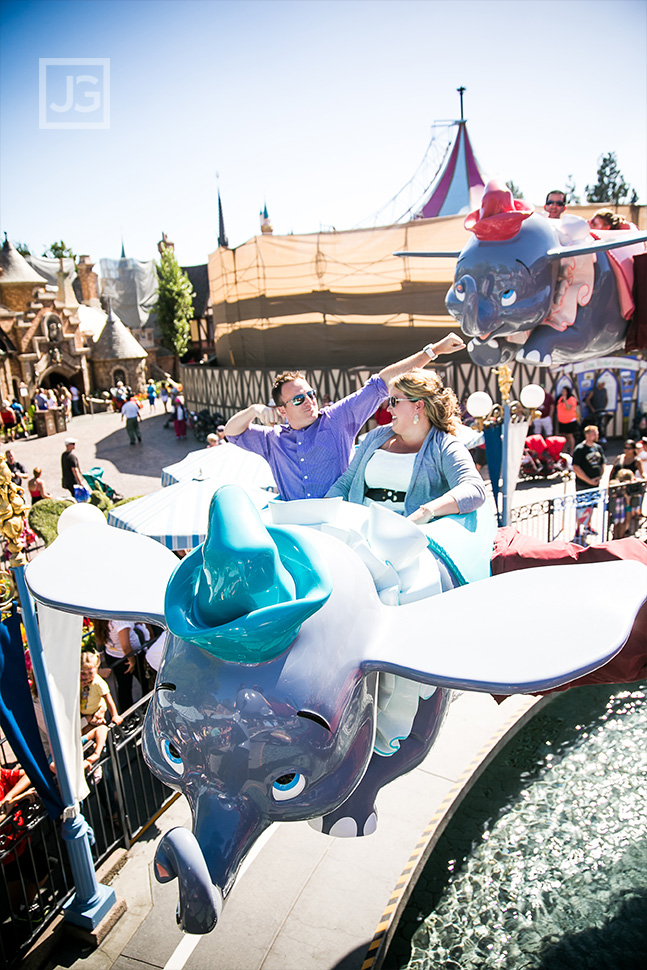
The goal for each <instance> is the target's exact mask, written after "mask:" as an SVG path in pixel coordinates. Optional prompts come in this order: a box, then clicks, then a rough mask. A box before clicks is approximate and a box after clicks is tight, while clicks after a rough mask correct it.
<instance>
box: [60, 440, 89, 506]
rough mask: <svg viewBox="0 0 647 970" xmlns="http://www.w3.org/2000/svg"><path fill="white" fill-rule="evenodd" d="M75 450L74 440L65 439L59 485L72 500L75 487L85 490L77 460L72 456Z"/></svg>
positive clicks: (85, 486)
mask: <svg viewBox="0 0 647 970" xmlns="http://www.w3.org/2000/svg"><path fill="white" fill-rule="evenodd" d="M75 448H76V438H66V439H65V451H64V452H63V454H62V455H61V485H62V486H63V488H66V489H67V491H68V492H69V493H70V495H71V496H72V498H74V487H75V485H79V486H80V487H81V488H87V485H86V482H85V479H84V478H83V475H82V474H81V468H80V467H79V459H78V458H77V457H76V455H75V454H74V449H75Z"/></svg>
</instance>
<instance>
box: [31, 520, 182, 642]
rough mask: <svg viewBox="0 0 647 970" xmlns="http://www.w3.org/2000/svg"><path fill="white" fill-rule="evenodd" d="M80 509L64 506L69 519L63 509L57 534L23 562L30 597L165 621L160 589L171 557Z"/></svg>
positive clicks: (86, 611) (72, 609)
mask: <svg viewBox="0 0 647 970" xmlns="http://www.w3.org/2000/svg"><path fill="white" fill-rule="evenodd" d="M80 509H81V506H70V510H69V511H71V512H72V513H74V516H70V517H69V518H72V517H75V519H78V521H76V520H75V521H74V522H70V521H69V518H68V519H67V520H64V519H63V516H64V515H65V514H66V513H63V516H61V519H60V520H59V536H58V538H57V539H56V540H55V541H54V542H53V543H52V545H51V546H49V548H47V549H45V550H44V551H43V552H42V553H41V554H40V555H39V556H38V557H37V558H36V559H34V560H33V561H32V562H31V563H30V564H29V565H28V566H27V569H26V571H25V579H26V581H27V585H28V587H29V589H30V590H31V592H32V594H33V596H34V598H35V599H36V600H37V601H38V602H40V603H45V604H46V605H47V606H53V607H55V608H56V609H59V610H64V611H65V612H68V613H80V614H82V615H83V616H94V617H104V618H106V619H124V620H149V621H150V622H152V623H157V624H158V625H160V626H165V621H164V594H165V592H166V587H167V585H168V581H169V579H170V577H171V574H172V573H173V570H174V569H175V567H176V566H177V565H178V560H177V558H176V557H175V556H174V555H173V553H172V552H171V551H170V550H169V549H166V548H165V547H164V546H162V545H160V544H159V542H155V541H154V540H153V539H149V538H148V537H147V536H140V535H137V534H136V533H134V532H122V531H121V530H119V529H113V528H111V527H110V526H108V525H107V524H106V523H105V520H104V522H103V523H102V522H101V521H100V520H98V519H96V517H95V518H94V519H93V520H91V519H90V517H89V516H87V515H83V513H80ZM85 512H86V513H87V512H90V509H86V510H85ZM79 514H80V517H79ZM102 518H103V516H102Z"/></svg>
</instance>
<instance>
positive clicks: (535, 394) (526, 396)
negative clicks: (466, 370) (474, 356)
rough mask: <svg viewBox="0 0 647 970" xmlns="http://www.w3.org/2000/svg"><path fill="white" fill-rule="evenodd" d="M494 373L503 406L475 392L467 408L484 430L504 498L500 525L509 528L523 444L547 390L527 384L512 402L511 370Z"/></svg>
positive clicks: (497, 490)
mask: <svg viewBox="0 0 647 970" xmlns="http://www.w3.org/2000/svg"><path fill="white" fill-rule="evenodd" d="M495 373H496V374H497V377H498V383H499V390H500V392H501V401H502V403H501V404H496V405H495V404H494V402H493V401H492V398H491V397H490V395H489V394H488V393H487V391H474V393H473V394H470V396H469V397H468V399H467V401H466V407H467V410H468V412H469V413H470V414H471V415H472V417H474V418H476V419H477V421H478V423H479V428H480V429H481V430H483V431H484V435H485V450H486V454H487V459H488V468H489V469H490V480H491V482H492V489H493V491H494V495H495V501H496V500H497V496H498V495H500V497H501V501H500V502H497V515H498V519H499V525H501V526H507V525H510V519H511V510H512V496H513V495H514V490H515V484H516V477H517V473H518V471H519V465H520V462H521V454H522V447H523V441H524V440H525V436H526V433H527V431H528V424H529V423H530V421H531V420H532V418H533V415H534V413H535V409H536V408H538V407H540V406H541V405H542V404H543V401H544V397H545V391H544V389H543V387H540V386H539V384H526V385H525V387H522V388H521V392H520V394H519V401H511V400H510V389H511V387H512V370H511V368H510V367H509V366H508V365H507V364H503V365H502V366H501V367H499V368H498V370H497V371H496V372H495ZM495 445H496V450H495ZM520 445H521V449H520V447H519V446H520ZM517 459H518V461H517Z"/></svg>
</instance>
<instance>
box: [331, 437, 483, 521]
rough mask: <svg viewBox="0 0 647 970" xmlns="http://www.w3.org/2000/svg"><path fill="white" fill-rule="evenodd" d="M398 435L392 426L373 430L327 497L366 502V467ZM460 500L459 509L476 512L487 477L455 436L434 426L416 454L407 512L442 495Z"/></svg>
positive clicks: (356, 502) (481, 502)
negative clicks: (379, 449)
mask: <svg viewBox="0 0 647 970" xmlns="http://www.w3.org/2000/svg"><path fill="white" fill-rule="evenodd" d="M393 434H394V432H393V428H392V427H391V426H390V425H385V426H384V427H380V428H375V429H374V430H373V431H369V433H368V434H367V435H366V437H365V438H364V440H363V441H362V443H361V444H360V446H359V448H358V449H357V451H356V452H355V456H354V458H353V460H352V461H351V463H350V465H349V466H348V468H347V470H346V471H345V472H344V474H343V475H342V476H341V478H338V479H337V481H336V482H335V484H334V485H333V486H332V487H331V488H329V489H328V491H327V492H326V498H332V497H333V496H336V495H341V497H342V498H344V499H346V501H347V502H355V504H357V505H362V504H363V503H364V470H365V468H366V465H367V463H368V460H369V458H370V457H371V455H372V454H373V452H375V451H377V449H378V448H380V447H381V446H382V445H383V444H384V442H385V441H387V440H388V439H389V438H390V437H392V435H393ZM445 494H449V495H451V496H452V498H454V499H456V502H457V503H458V510H459V512H461V513H462V512H473V511H474V509H478V508H479V507H480V506H481V505H483V503H484V502H485V488H484V486H483V480H482V478H481V476H480V475H479V473H478V471H477V470H476V465H475V464H474V462H473V460H472V456H471V455H470V453H469V451H468V450H467V448H466V447H465V445H463V444H461V442H460V441H458V439H457V438H455V437H454V435H451V434H447V433H446V432H445V431H439V430H438V428H432V429H431V431H430V432H429V434H428V435H427V437H426V438H425V440H424V442H423V444H422V448H421V449H420V451H419V452H418V454H417V455H416V459H415V462H414V465H413V472H412V475H411V484H410V485H409V490H408V491H407V495H406V498H405V500H404V511H405V514H406V515H411V513H412V512H415V511H416V509H418V508H420V506H421V505H424V503H425V502H431V501H432V499H435V498H439V497H440V496H441V495H445Z"/></svg>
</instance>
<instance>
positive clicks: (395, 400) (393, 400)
mask: <svg viewBox="0 0 647 970" xmlns="http://www.w3.org/2000/svg"><path fill="white" fill-rule="evenodd" d="M387 400H388V402H389V407H391V408H394V407H395V406H396V404H397V403H398V402H399V401H411V402H412V403H413V402H414V401H419V400H420V398H419V397H390V398H387Z"/></svg>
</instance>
